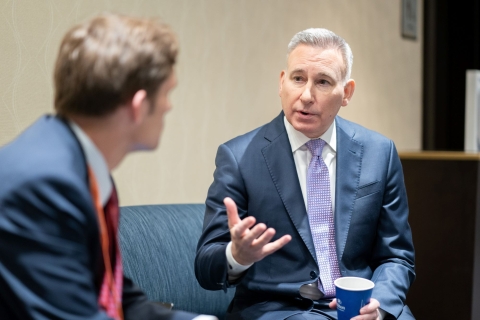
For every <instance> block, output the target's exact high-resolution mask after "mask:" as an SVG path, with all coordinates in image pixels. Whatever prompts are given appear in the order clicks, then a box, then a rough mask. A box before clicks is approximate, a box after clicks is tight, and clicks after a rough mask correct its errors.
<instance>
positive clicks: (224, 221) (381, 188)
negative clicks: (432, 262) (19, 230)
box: [195, 29, 415, 320]
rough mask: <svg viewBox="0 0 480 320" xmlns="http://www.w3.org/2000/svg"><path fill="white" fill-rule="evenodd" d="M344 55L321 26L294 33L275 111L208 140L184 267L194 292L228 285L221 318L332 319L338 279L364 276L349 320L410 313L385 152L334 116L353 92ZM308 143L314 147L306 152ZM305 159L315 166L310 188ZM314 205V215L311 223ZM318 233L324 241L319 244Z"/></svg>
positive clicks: (410, 275)
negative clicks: (201, 195)
mask: <svg viewBox="0 0 480 320" xmlns="http://www.w3.org/2000/svg"><path fill="white" fill-rule="evenodd" d="M352 61H353V56H352V52H351V50H350V47H349V46H348V44H347V43H346V42H345V41H344V40H343V39H342V38H340V37H339V36H337V35H336V34H334V33H333V32H331V31H328V30H326V29H307V30H305V31H302V32H299V33H298V34H296V35H295V36H294V37H293V38H292V40H291V42H290V44H289V46H288V60H287V69H286V70H284V71H282V72H281V74H280V86H279V94H280V99H281V103H282V109H283V111H282V112H281V113H280V115H279V116H277V117H276V118H275V119H273V120H272V121H271V122H270V123H268V124H266V125H264V126H262V127H260V128H257V129H255V130H253V131H251V132H249V133H247V134H245V135H242V136H239V137H237V138H235V139H233V140H230V141H228V142H226V143H225V144H222V145H221V146H220V147H219V148H218V152H217V157H216V160H215V163H216V170H215V173H214V181H213V183H212V185H211V186H210V189H209V191H208V196H207V200H206V212H205V220H204V227H203V234H202V236H201V238H200V239H199V243H198V248H197V256H196V261H195V272H196V276H197V279H198V281H199V283H200V285H201V286H202V287H204V288H206V289H210V290H219V289H223V290H227V288H229V287H236V293H235V297H234V299H233V301H232V303H231V305H230V307H229V313H228V319H248V320H251V319H272V320H273V319H275V320H277V319H291V320H293V319H336V317H337V316H336V310H335V308H336V303H337V302H336V299H335V291H334V288H335V287H334V286H333V282H334V280H335V279H336V278H338V277H340V276H357V277H362V278H367V279H371V280H372V281H373V282H374V283H375V288H374V290H373V295H372V299H371V301H370V303H369V304H368V305H366V306H365V307H363V308H362V309H361V310H360V315H359V316H357V317H355V318H354V319H355V320H364V319H413V315H412V314H411V312H410V310H409V308H408V307H407V306H406V305H405V299H406V294H407V291H408V289H409V287H410V285H411V283H412V282H413V280H414V278H415V272H414V249H413V243H412V236H411V231H410V227H409V224H408V205H407V197H406V192H405V186H404V181H403V173H402V167H401V163H400V160H399V158H398V155H397V151H396V149H395V146H394V144H393V142H392V141H391V140H389V139H387V138H385V137H383V136H381V135H380V134H378V133H375V132H373V131H370V130H368V129H365V128H363V127H361V126H359V125H357V124H354V123H352V122H349V121H346V120H344V119H342V118H340V117H338V116H337V113H338V111H339V110H340V108H341V107H345V106H347V104H348V103H349V101H350V99H351V98H352V95H353V93H354V90H355V82H354V81H353V80H352V79H350V72H351V68H352ZM311 140H312V142H310V141H311ZM314 140H318V141H314ZM311 143H313V144H316V143H319V144H321V145H322V148H323V149H319V150H320V152H319V153H318V155H316V154H312V152H313V153H315V152H316V151H315V152H314V151H312V150H317V149H310V146H311ZM317 162H318V163H319V165H321V166H323V167H324V168H326V169H325V170H324V171H323V172H324V173H325V175H324V178H322V179H324V180H322V181H323V182H322V183H317V184H316V185H315V184H314V183H312V182H311V181H313V182H315V180H312V178H309V177H312V176H313V173H312V175H311V173H310V172H311V171H310V170H311V166H312V165H313V164H314V163H317ZM327 169H328V170H327ZM309 179H310V180H309ZM320 185H321V187H320ZM319 192H320V193H319ZM316 194H323V197H322V201H321V204H318V203H320V202H318V201H317V202H315V201H316V200H318V199H317V198H318V197H317V196H316ZM325 195H327V196H325ZM319 206H320V207H321V208H320V209H318V208H317V207H319ZM317 209H318V210H321V212H323V213H322V214H323V216H322V217H323V218H325V219H326V220H325V221H323V220H322V222H321V224H320V225H319V226H318V223H319V222H318V221H317V220H315V219H313V220H312V217H311V215H313V212H316V210H317ZM325 212H327V213H329V214H325ZM323 218H322V219H323ZM328 219H330V220H329V221H330V222H328ZM313 223H315V228H313V227H312V226H313ZM322 234H327V235H329V236H330V238H327V239H326V240H325V239H324V238H321V237H320V238H319V239H324V240H322V241H324V242H321V241H320V243H319V241H318V240H317V238H318V236H319V235H320V236H321V235H322ZM328 241H331V242H328ZM325 243H327V244H328V245H325ZM325 270H327V271H325ZM332 287H333V292H332ZM327 288H329V289H328V290H327Z"/></svg>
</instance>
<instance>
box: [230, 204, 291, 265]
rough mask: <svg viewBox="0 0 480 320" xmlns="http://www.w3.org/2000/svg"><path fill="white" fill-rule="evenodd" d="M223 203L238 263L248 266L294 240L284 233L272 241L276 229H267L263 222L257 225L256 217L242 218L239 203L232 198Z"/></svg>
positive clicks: (233, 250)
mask: <svg viewBox="0 0 480 320" xmlns="http://www.w3.org/2000/svg"><path fill="white" fill-rule="evenodd" d="M223 203H224V204H225V207H226V208H227V217H228V228H229V229H230V236H231V238H232V255H233V258H234V259H235V261H237V262H238V263H240V264H242V265H245V266H246V265H250V264H252V263H254V262H257V261H260V260H262V259H263V258H264V257H266V256H268V255H269V254H272V253H274V252H275V251H277V250H278V249H280V248H282V247H283V246H284V245H286V244H287V243H289V242H290V240H292V237H291V236H290V235H284V236H283V237H281V238H280V239H277V240H276V241H274V242H270V240H272V238H273V236H274V235H275V230H274V229H272V228H268V229H267V226H266V225H265V224H263V223H259V224H257V225H255V222H256V221H255V218H254V217H246V218H245V219H243V220H241V219H240V217H239V216H238V211H237V205H236V204H235V202H234V201H233V200H232V199H231V198H228V197H227V198H225V199H224V200H223Z"/></svg>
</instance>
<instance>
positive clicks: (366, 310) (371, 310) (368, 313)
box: [328, 298, 380, 320]
mask: <svg viewBox="0 0 480 320" xmlns="http://www.w3.org/2000/svg"><path fill="white" fill-rule="evenodd" d="M328 306H329V307H330V309H336V308H337V299H333V300H332V302H330V304H329V305H328ZM378 308H380V302H378V300H377V299H374V298H370V303H369V304H367V305H366V306H364V307H363V308H362V309H360V315H359V316H356V317H354V318H352V320H379V319H380V318H379V312H378Z"/></svg>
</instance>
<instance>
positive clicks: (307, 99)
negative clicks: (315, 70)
mask: <svg viewBox="0 0 480 320" xmlns="http://www.w3.org/2000/svg"><path fill="white" fill-rule="evenodd" d="M300 100H301V101H302V102H303V104H310V103H311V102H312V101H313V95H312V85H311V84H310V83H307V84H306V85H305V88H304V89H303V92H302V95H301V96H300Z"/></svg>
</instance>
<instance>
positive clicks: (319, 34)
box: [287, 28, 353, 85]
mask: <svg viewBox="0 0 480 320" xmlns="http://www.w3.org/2000/svg"><path fill="white" fill-rule="evenodd" d="M299 44H305V45H308V46H312V47H318V48H323V49H327V48H332V49H337V50H338V51H340V53H341V54H342V57H343V62H344V63H345V70H344V72H342V76H343V84H344V85H345V84H346V83H347V81H348V80H349V79H350V75H351V73H352V65H353V54H352V49H350V46H349V45H348V43H347V42H346V41H345V40H344V39H343V38H342V37H340V36H337V35H336V34H335V33H333V32H332V31H330V30H327V29H323V28H310V29H306V30H303V31H300V32H299V33H297V34H296V35H294V36H293V38H292V40H290V43H289V44H288V52H287V59H288V56H289V55H290V53H291V52H292V51H293V50H294V49H295V48H296V47H297V46H298V45H299Z"/></svg>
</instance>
